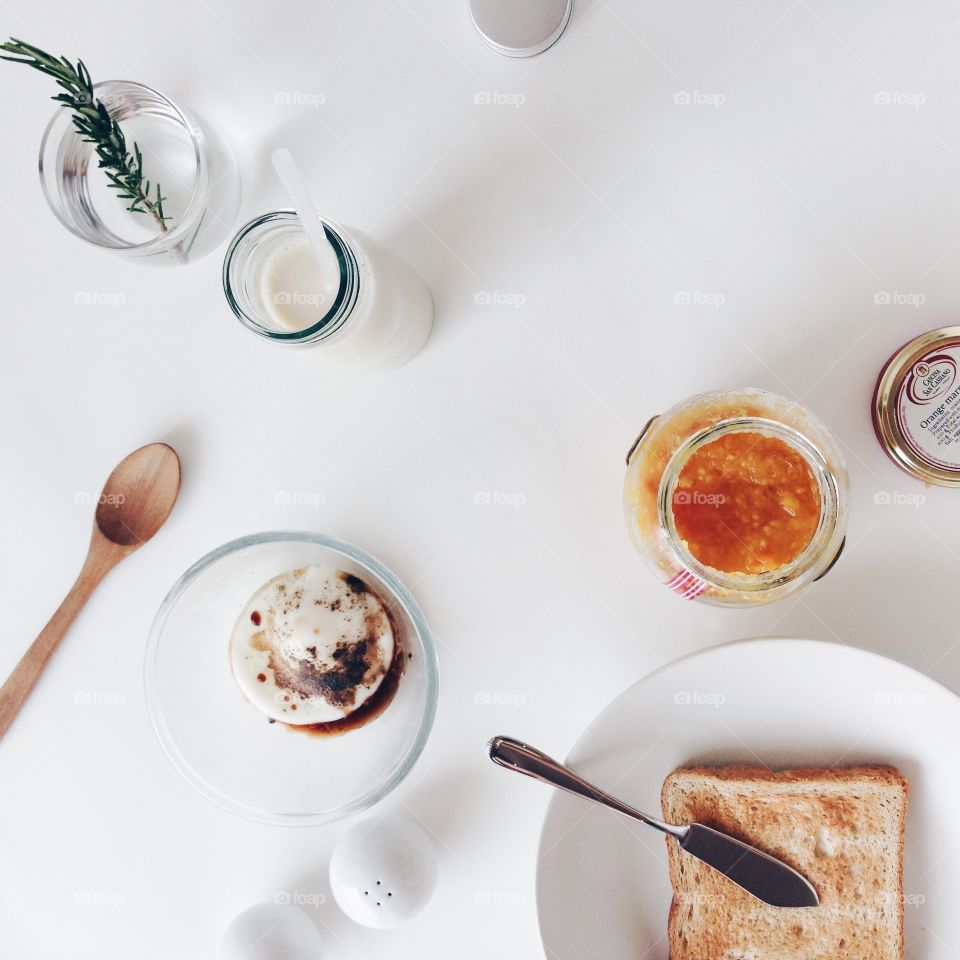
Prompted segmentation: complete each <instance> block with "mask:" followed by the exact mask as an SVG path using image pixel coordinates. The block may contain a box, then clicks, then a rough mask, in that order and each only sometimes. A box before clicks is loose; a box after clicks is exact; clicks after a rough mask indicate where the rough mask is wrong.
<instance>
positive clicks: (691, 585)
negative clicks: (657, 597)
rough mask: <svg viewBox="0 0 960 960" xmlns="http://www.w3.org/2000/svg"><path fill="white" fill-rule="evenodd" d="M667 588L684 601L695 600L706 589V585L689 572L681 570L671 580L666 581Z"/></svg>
mask: <svg viewBox="0 0 960 960" xmlns="http://www.w3.org/2000/svg"><path fill="white" fill-rule="evenodd" d="M667 587H668V588H669V589H670V590H672V591H673V592H674V593H675V594H677V596H680V597H683V599H684V600H696V599H697V597H699V596H700V594H701V593H703V591H704V590H706V589H707V585H706V584H705V583H704V582H703V581H702V580H701V579H700V578H699V577H695V576H694V575H693V574H692V573H691V572H690V571H689V570H681V571H680V572H679V573H678V574H677V575H676V576H675V577H673V579H672V580H668V581H667Z"/></svg>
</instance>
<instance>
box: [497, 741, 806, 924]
mask: <svg viewBox="0 0 960 960" xmlns="http://www.w3.org/2000/svg"><path fill="white" fill-rule="evenodd" d="M487 753H488V755H489V756H490V759H491V760H492V761H493V762H494V763H496V764H499V765H500V766H501V767H506V768H507V769H508V770H513V771H515V772H516V773H522V774H524V775H525V776H528V777H533V779H534V780H539V781H540V782H541V783H547V784H550V785H551V786H553V787H558V788H559V789H560V790H566V791H567V793H572V794H575V795H576V796H578V797H583V799H585V800H592V801H593V802H594V803H599V804H600V805H601V806H604V807H609V808H610V809H611V810H615V811H616V812H617V813H622V814H623V815H624V816H627V817H630V818H631V819H633V820H639V821H640V822H641V823H645V824H646V825H647V826H649V827H653V828H654V829H656V830H660V831H661V832H662V833H665V834H668V835H669V836H671V837H673V838H674V839H675V840H676V841H677V843H678V844H679V845H680V849H681V850H683V851H685V852H686V853H689V854H691V855H692V856H694V857H696V858H697V859H698V860H702V861H703V862H704V863H705V864H707V865H708V866H710V867H713V869H714V870H719V871H720V873H722V874H723V875H724V876H725V877H727V878H728V879H730V880H732V881H733V882H734V883H735V884H736V885H737V886H738V887H742V888H743V889H744V890H746V891H747V893H749V894H752V895H753V896H755V897H756V898H757V899H758V900H762V901H763V902H764V903H769V904H771V905H772V906H774V907H816V906H818V905H819V903H820V898H819V897H818V896H817V891H816V890H814V889H813V886H812V885H811V884H810V882H809V881H808V880H807V879H806V878H805V877H804V876H802V875H801V874H799V873H797V871H796V870H794V869H793V868H792V867H788V866H787V865H786V864H785V863H783V862H782V861H780V860H777V859H776V857H771V856H770V855H769V854H767V853H764V852H763V851H762V850H757V849H756V847H751V846H750V845H749V844H746V843H742V842H741V841H740V840H735V839H734V838H733V837H731V836H728V835H727V834H725V833H721V832H720V831H719V830H714V829H713V828H712V827H707V826H704V824H702V823H689V824H685V825H683V826H675V825H674V824H671V823H664V822H663V821H662V820H658V819H657V818H656V817H651V816H648V815H647V814H645V813H641V812H640V811H639V810H634V809H633V807H629V806H627V804H625V803H622V802H621V801H620V800H617V799H615V798H614V797H611V796H610V795H609V794H606V793H604V792H603V791H602V790H600V789H598V788H597V787H595V786H594V785H593V784H592V783H587V781H586V780H584V779H583V777H580V776H577V774H575V773H574V772H573V771H572V770H570V769H569V768H567V767H565V766H563V764H561V763H557V761H556V760H553V759H551V758H550V757H548V756H547V755H546V754H545V753H541V752H540V751H539V750H537V749H535V748H534V747H530V746H528V745H527V744H525V743H521V742H520V741H519V740H513V739H512V738H510V737H494V738H493V739H492V740H491V741H490V742H489V743H488V744H487Z"/></svg>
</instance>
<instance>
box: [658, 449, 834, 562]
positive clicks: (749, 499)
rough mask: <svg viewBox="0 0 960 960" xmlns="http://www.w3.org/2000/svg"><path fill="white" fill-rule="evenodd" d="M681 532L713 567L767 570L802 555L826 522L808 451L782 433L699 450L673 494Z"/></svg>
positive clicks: (689, 546)
mask: <svg viewBox="0 0 960 960" xmlns="http://www.w3.org/2000/svg"><path fill="white" fill-rule="evenodd" d="M672 508H673V518H674V524H675V527H676V531H677V534H678V535H679V537H680V539H681V540H682V541H683V542H684V543H685V545H686V547H687V549H688V550H689V551H690V553H691V554H692V555H693V556H694V557H695V558H696V559H697V560H699V561H700V563H702V564H705V565H706V566H709V567H713V568H714V569H715V570H722V571H724V572H726V573H747V574H759V573H767V572H769V571H771V570H776V569H777V568H778V567H782V566H785V565H786V564H788V563H790V562H791V561H792V560H795V559H796V558H797V557H798V556H800V554H801V553H803V551H804V549H805V548H806V547H807V546H808V544H809V543H810V541H811V540H812V539H813V535H814V533H815V532H816V529H817V525H818V524H819V522H820V490H819V487H818V485H817V481H816V478H815V477H814V475H813V471H812V470H811V469H810V466H809V464H808V463H807V461H806V459H805V458H804V456H803V455H802V454H801V453H800V452H799V451H798V450H795V449H794V448H793V447H791V446H790V445H789V444H787V443H785V442H784V441H783V440H780V439H778V438H776V437H769V436H764V435H762V434H760V433H754V432H750V431H744V432H742V433H741V432H737V433H729V434H726V435H724V436H721V437H718V438H717V439H716V440H712V441H710V442H709V443H706V444H704V445H703V446H702V447H700V448H699V449H697V450H696V451H695V452H694V453H693V454H692V455H691V456H690V459H689V460H687V462H686V463H685V464H684V466H683V469H682V470H681V471H680V476H679V478H678V480H677V483H676V486H675V487H674V492H673V503H672Z"/></svg>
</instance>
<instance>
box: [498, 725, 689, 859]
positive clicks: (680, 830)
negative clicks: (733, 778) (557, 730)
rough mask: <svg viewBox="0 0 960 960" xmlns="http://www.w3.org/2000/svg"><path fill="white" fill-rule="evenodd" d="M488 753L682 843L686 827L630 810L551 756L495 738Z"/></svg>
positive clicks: (500, 762)
mask: <svg viewBox="0 0 960 960" xmlns="http://www.w3.org/2000/svg"><path fill="white" fill-rule="evenodd" d="M487 754H488V756H489V757H490V759H491V760H492V761H493V762H494V763H496V764H498V765H499V766H501V767H506V769H507V770H513V771H514V772H515V773H522V774H523V775H524V776H526V777H532V778H533V779H534V780H539V781H540V782H541V783H546V784H549V785H550V786H553V787H557V788H558V789H560V790H565V791H566V792H567V793H572V794H574V796H577V797H582V798H583V799H584V800H590V801H592V802H593V803H599V804H600V805H601V806H603V807H608V808H609V809H611V810H615V811H616V812H617V813H622V814H623V815H624V816H626V817H630V818H631V819H633V820H639V821H640V822H641V823H645V824H646V825H647V826H649V827H654V828H655V829H657V830H660V831H662V832H663V833H668V834H670V835H671V836H673V837H676V838H677V839H678V840H682V839H683V838H684V837H685V836H686V834H687V830H688V829H689V828H688V827H677V826H674V825H673V824H670V823H664V822H663V821H662V820H658V819H657V818H656V817H650V816H647V814H645V813H641V812H640V811H639V810H634V808H633V807H630V806H627V804H625V803H622V802H621V801H620V800H617V799H616V798H615V797H611V796H610V795H609V794H607V793H604V792H603V791H602V790H600V789H599V788H598V787H595V786H594V785H593V784H592V783H588V782H587V781H586V780H584V779H583V777H581V776H578V775H577V774H575V773H574V772H573V771H572V770H571V769H570V768H569V767H565V766H564V765H563V764H562V763H558V762H557V761H556V760H554V759H553V758H552V757H548V756H547V755H546V754H545V753H543V752H542V751H540V750H537V749H536V747H531V746H529V745H528V744H526V743H521V741H519V740H514V739H513V738H512V737H494V738H493V739H492V740H491V741H490V742H489V743H488V744H487Z"/></svg>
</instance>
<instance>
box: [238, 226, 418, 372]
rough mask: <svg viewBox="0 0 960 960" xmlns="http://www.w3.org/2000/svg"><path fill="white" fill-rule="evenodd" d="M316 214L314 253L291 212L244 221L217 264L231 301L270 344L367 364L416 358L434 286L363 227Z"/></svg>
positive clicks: (247, 323) (390, 363)
mask: <svg viewBox="0 0 960 960" xmlns="http://www.w3.org/2000/svg"><path fill="white" fill-rule="evenodd" d="M322 222H323V229H324V233H325V234H326V239H327V241H328V249H326V250H324V251H323V252H322V254H321V255H320V257H319V258H318V255H317V254H316V253H315V252H314V250H313V248H312V247H311V245H310V242H309V240H308V238H307V235H306V233H305V232H304V230H303V227H302V225H301V223H300V219H299V217H298V216H297V214H296V213H295V212H294V211H292V210H278V211H276V212H274V213H266V214H263V215H262V216H260V217H257V218H256V219H255V220H251V221H250V223H248V224H246V226H244V227H243V228H241V230H240V232H239V233H238V234H237V235H236V237H235V238H234V240H233V242H232V243H231V244H230V249H229V250H228V251H227V255H226V259H225V260H224V264H223V289H224V293H225V294H226V297H227V302H228V303H229V304H230V308H231V309H232V310H233V312H234V314H235V315H236V316H237V318H238V319H239V320H240V321H241V323H243V324H244V326H246V327H247V329H248V330H252V331H253V332H254V333H255V334H257V335H258V336H260V337H263V339H265V340H268V341H271V342H273V343H278V344H288V345H291V346H308V345H309V346H312V345H318V346H322V347H323V348H324V349H325V350H327V351H328V352H330V353H331V354H332V355H338V356H341V357H343V358H344V359H347V360H350V361H352V362H355V363H359V364H362V365H364V366H370V367H379V368H390V367H399V366H400V365H401V364H404V363H406V362H407V361H408V360H411V359H413V357H415V356H416V355H417V354H418V353H419V352H420V350H421V348H422V347H423V345H424V344H425V343H426V341H427V338H428V337H429V336H430V330H431V327H432V326H433V298H432V296H431V294H430V288H429V287H428V286H427V285H426V283H424V281H423V279H422V278H421V277H420V276H419V274H417V273H416V272H415V271H414V270H413V268H412V267H410V266H409V265H407V264H406V263H405V262H404V261H402V260H400V259H399V258H398V257H395V256H394V255H393V254H392V253H390V252H388V251H387V250H385V249H384V248H383V247H381V246H380V245H379V244H378V243H376V242H375V241H374V240H372V239H371V238H370V237H368V236H366V235H365V234H363V233H361V232H360V231H359V230H355V229H353V228H352V227H349V228H348V227H343V226H340V225H338V224H334V223H331V222H329V221H322Z"/></svg>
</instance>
